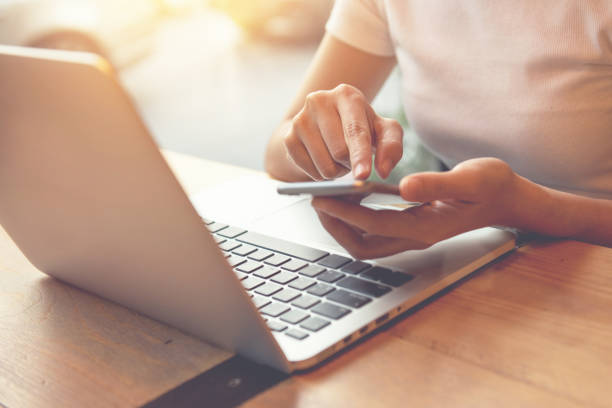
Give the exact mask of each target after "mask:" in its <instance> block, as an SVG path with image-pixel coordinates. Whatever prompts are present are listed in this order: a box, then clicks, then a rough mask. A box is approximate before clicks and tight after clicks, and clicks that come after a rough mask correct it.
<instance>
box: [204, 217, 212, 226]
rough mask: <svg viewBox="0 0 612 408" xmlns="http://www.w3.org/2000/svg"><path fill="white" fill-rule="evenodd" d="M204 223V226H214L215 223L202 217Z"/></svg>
mask: <svg viewBox="0 0 612 408" xmlns="http://www.w3.org/2000/svg"><path fill="white" fill-rule="evenodd" d="M202 221H204V224H206V225H209V224H212V223H213V222H214V221H213V220H209V219H208V218H204V217H202Z"/></svg>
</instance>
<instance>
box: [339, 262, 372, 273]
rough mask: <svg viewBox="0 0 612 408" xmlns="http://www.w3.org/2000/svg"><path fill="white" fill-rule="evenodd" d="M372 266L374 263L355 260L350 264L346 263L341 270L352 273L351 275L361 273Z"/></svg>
mask: <svg viewBox="0 0 612 408" xmlns="http://www.w3.org/2000/svg"><path fill="white" fill-rule="evenodd" d="M371 267H372V265H370V264H369V263H367V262H363V261H353V262H351V263H350V264H347V265H344V266H343V267H342V268H341V269H340V270H341V271H342V272H346V273H350V274H351V275H357V274H358V273H361V272H363V271H365V270H366V269H368V268H371Z"/></svg>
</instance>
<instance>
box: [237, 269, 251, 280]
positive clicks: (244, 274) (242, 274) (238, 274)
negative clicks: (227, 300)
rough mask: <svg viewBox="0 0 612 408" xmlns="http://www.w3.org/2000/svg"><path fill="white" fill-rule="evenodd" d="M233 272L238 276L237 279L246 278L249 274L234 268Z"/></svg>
mask: <svg viewBox="0 0 612 408" xmlns="http://www.w3.org/2000/svg"><path fill="white" fill-rule="evenodd" d="M234 273H235V274H236V276H237V277H238V279H240V280H243V279H246V278H247V277H248V276H249V275H247V274H246V273H244V272H238V271H236V270H234Z"/></svg>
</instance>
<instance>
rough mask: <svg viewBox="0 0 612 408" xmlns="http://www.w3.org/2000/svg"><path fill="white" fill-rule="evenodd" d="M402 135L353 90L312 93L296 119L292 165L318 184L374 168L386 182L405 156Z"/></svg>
mask: <svg viewBox="0 0 612 408" xmlns="http://www.w3.org/2000/svg"><path fill="white" fill-rule="evenodd" d="M402 138H403V131H402V127H401V126H400V125H399V123H398V122H397V121H395V120H393V119H386V118H383V117H381V116H378V115H377V114H376V113H375V112H374V110H373V109H372V107H371V106H370V104H369V103H368V101H367V100H366V98H365V96H364V95H363V94H362V93H361V91H359V90H358V89H357V88H355V87H352V86H350V85H345V84H342V85H339V86H337V87H336V88H334V89H333V90H331V91H316V92H312V93H310V94H308V96H307V97H306V102H305V103H304V107H303V108H302V110H301V111H300V112H299V113H298V114H297V115H295V117H293V119H292V121H291V126H290V128H289V132H288V133H287V134H286V136H285V138H284V145H285V148H286V150H287V155H288V158H289V160H291V161H292V162H293V163H294V164H295V165H296V166H297V167H299V168H300V169H302V171H304V172H305V173H306V174H307V175H308V176H309V177H310V178H312V179H314V180H322V179H334V178H337V177H340V176H342V175H344V174H346V173H348V172H349V171H350V170H351V169H352V171H353V176H354V177H355V178H357V179H364V178H367V177H368V175H369V174H370V172H371V170H372V153H373V152H375V160H374V163H375V168H376V171H377V172H378V174H379V175H380V176H381V177H382V178H386V177H387V176H388V175H389V173H390V172H391V170H392V169H393V167H395V165H396V164H397V162H398V161H399V160H400V158H401V157H402V153H403V147H402Z"/></svg>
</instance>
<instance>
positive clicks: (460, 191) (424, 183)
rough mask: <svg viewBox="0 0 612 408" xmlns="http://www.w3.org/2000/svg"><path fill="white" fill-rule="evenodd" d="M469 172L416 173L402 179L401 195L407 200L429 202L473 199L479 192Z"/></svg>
mask: <svg viewBox="0 0 612 408" xmlns="http://www.w3.org/2000/svg"><path fill="white" fill-rule="evenodd" d="M474 185H475V183H473V180H471V177H470V175H469V174H465V173H464V172H462V171H460V170H451V171H447V172H441V173H437V172H425V173H416V174H412V175H409V176H406V177H404V178H403V179H402V180H401V181H400V185H399V189H400V195H401V196H402V198H403V199H404V200H406V201H417V202H422V203H427V202H430V201H435V200H445V199H457V200H463V201H472V200H473V199H474V198H475V197H476V194H477V191H475V188H474Z"/></svg>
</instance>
